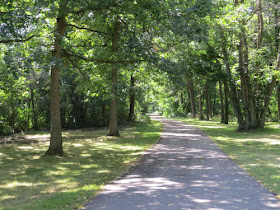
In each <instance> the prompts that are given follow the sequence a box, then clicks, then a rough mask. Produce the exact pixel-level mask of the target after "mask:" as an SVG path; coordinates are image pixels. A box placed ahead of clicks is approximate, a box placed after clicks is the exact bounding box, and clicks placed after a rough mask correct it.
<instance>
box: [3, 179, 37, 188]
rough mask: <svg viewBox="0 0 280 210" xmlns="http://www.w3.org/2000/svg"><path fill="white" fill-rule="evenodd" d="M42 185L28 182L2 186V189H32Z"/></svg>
mask: <svg viewBox="0 0 280 210" xmlns="http://www.w3.org/2000/svg"><path fill="white" fill-rule="evenodd" d="M41 184H42V183H40V182H37V183H29V182H16V181H15V182H11V183H8V184H6V185H3V186H2V187H3V188H14V187H32V186H39V185H41Z"/></svg>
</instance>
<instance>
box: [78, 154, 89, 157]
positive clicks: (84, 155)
mask: <svg viewBox="0 0 280 210" xmlns="http://www.w3.org/2000/svg"><path fill="white" fill-rule="evenodd" d="M80 156H81V157H90V156H91V155H90V154H80Z"/></svg>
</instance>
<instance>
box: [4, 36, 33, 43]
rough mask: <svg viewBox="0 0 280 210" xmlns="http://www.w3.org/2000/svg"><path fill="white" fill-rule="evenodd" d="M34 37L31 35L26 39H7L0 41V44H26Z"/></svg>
mask: <svg viewBox="0 0 280 210" xmlns="http://www.w3.org/2000/svg"><path fill="white" fill-rule="evenodd" d="M34 37H36V35H32V36H30V37H28V38H26V39H8V40H0V43H4V44H7V43H14V42H27V41H29V40H30V39H32V38H34Z"/></svg>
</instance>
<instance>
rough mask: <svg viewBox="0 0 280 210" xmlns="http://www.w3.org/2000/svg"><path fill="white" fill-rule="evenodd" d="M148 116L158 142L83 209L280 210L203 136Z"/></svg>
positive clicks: (180, 125)
mask: <svg viewBox="0 0 280 210" xmlns="http://www.w3.org/2000/svg"><path fill="white" fill-rule="evenodd" d="M151 117H152V118H153V119H155V120H159V121H160V122H162V123H163V125H164V132H163V133H162V135H161V138H160V140H159V142H158V143H157V144H156V145H155V146H154V147H153V148H151V149H150V150H149V151H148V154H146V155H145V156H144V157H143V158H142V159H141V160H140V162H139V163H138V164H137V165H136V166H134V167H132V168H131V169H130V171H129V172H128V173H126V174H124V175H123V176H122V177H120V178H119V179H117V180H115V181H113V182H112V183H111V184H109V185H107V186H106V187H105V189H104V191H103V192H101V193H100V194H99V195H98V196H97V197H96V198H95V199H94V200H93V201H92V202H90V203H89V204H88V205H87V207H86V208H87V209H122V210H123V209H135V208H140V209H280V204H279V202H278V199H276V198H275V197H274V196H273V195H272V194H270V193H269V192H268V190H267V189H266V188H264V187H263V186H262V185H260V184H259V183H258V182H257V181H255V180H254V179H253V178H252V177H251V176H249V175H248V174H247V173H246V172H245V171H244V170H242V169H241V168H239V167H238V166H237V165H236V164H235V162H234V161H232V160H231V159H230V158H229V157H228V156H227V155H226V154H225V153H224V152H222V151H221V150H219V149H218V147H217V146H216V144H215V143H214V142H213V141H211V140H210V139H209V138H208V137H207V136H205V134H204V133H203V132H202V131H200V130H198V129H196V128H195V127H194V126H190V125H186V124H184V123H182V122H178V121H172V120H170V119H167V118H164V117H160V116H155V115H153V116H151Z"/></svg>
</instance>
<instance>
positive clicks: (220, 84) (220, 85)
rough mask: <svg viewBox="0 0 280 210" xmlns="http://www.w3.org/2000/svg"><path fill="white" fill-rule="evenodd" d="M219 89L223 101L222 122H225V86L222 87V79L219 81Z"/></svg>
mask: <svg viewBox="0 0 280 210" xmlns="http://www.w3.org/2000/svg"><path fill="white" fill-rule="evenodd" d="M219 91H220V102H221V123H224V122H225V109H224V97H223V87H222V82H221V81H219Z"/></svg>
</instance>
